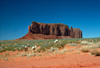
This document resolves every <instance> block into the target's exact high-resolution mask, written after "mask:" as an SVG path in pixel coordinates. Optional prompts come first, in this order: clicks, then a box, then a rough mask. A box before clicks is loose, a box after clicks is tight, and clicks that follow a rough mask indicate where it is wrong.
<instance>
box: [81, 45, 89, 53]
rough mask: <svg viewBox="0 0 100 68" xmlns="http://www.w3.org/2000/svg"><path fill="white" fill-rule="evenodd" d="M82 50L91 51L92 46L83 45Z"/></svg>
mask: <svg viewBox="0 0 100 68" xmlns="http://www.w3.org/2000/svg"><path fill="white" fill-rule="evenodd" d="M81 51H82V52H89V51H90V48H89V46H83V47H82V48H81Z"/></svg>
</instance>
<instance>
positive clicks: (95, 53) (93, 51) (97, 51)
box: [90, 49, 100, 56]
mask: <svg viewBox="0 0 100 68" xmlns="http://www.w3.org/2000/svg"><path fill="white" fill-rule="evenodd" d="M90 53H91V55H95V56H100V51H99V50H96V49H93V50H91V52H90Z"/></svg>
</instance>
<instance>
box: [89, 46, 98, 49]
mask: <svg viewBox="0 0 100 68" xmlns="http://www.w3.org/2000/svg"><path fill="white" fill-rule="evenodd" d="M89 48H90V49H96V48H97V46H96V45H91V46H89Z"/></svg>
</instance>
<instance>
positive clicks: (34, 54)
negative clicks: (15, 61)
mask: <svg viewBox="0 0 100 68" xmlns="http://www.w3.org/2000/svg"><path fill="white" fill-rule="evenodd" d="M27 56H28V57H32V56H33V57H34V56H36V53H30V54H28V55H27Z"/></svg>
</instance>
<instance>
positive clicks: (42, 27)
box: [19, 21, 82, 39]
mask: <svg viewBox="0 0 100 68" xmlns="http://www.w3.org/2000/svg"><path fill="white" fill-rule="evenodd" d="M65 38H82V31H81V30H80V29H79V28H72V27H71V28H69V26H68V25H65V24H61V23H58V24H45V23H38V22H35V21H33V22H32V24H31V26H28V33H27V34H26V35H25V36H23V37H21V38H19V39H65Z"/></svg>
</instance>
